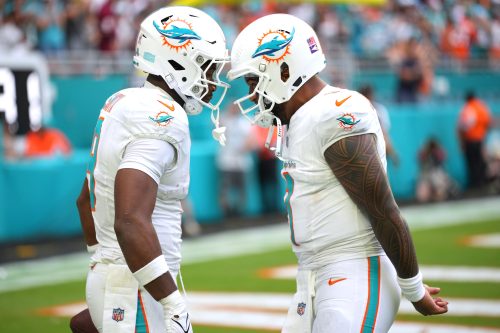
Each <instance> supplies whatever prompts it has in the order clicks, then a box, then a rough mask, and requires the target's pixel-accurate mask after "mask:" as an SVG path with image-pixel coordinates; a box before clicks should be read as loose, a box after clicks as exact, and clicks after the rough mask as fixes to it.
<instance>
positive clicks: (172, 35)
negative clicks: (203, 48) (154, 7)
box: [153, 19, 201, 51]
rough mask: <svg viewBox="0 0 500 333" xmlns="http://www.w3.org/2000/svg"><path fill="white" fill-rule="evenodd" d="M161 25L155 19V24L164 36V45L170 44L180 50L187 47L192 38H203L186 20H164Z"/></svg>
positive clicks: (172, 47)
mask: <svg viewBox="0 0 500 333" xmlns="http://www.w3.org/2000/svg"><path fill="white" fill-rule="evenodd" d="M162 23H163V26H160V25H159V24H158V23H157V22H155V21H153V26H154V27H155V29H156V31H158V32H159V33H160V34H161V36H162V38H163V45H168V46H169V47H170V48H171V49H174V50H176V51H179V50H180V49H186V48H187V47H188V46H189V45H190V44H191V40H201V37H200V36H199V35H198V34H197V33H196V32H194V31H193V29H192V27H191V24H190V23H189V22H187V21H185V20H181V19H173V20H168V21H166V22H163V21H162Z"/></svg>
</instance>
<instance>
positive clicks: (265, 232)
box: [0, 197, 500, 293]
mask: <svg viewBox="0 0 500 333" xmlns="http://www.w3.org/2000/svg"><path fill="white" fill-rule="evenodd" d="M499 203H500V198H498V197H494V198H486V199H475V200H461V201H452V202H446V203H439V204H432V205H422V206H415V207H404V208H403V209H402V212H403V215H404V216H405V217H406V219H407V221H408V224H409V225H410V228H411V229H412V230H416V229H422V228H426V229H427V228H435V227H441V226H445V225H451V224H461V223H472V222H478V221H484V220H488V219H492V218H500V204H499ZM289 244H290V240H289V228H288V224H287V223H286V221H283V223H280V224H273V225H269V226H264V227H258V228H253V229H244V230H232V231H226V232H220V233H218V234H212V235H207V236H203V237H200V238H197V239H188V240H186V241H185V242H184V244H183V263H184V264H191V263H197V262H206V261H210V260H216V259H221V258H229V257H236V256H240V255H248V254H256V253H264V252H268V251H271V250H275V249H280V248H285V247H287V246H289ZM87 264H88V254H86V253H77V254H70V255H63V256H57V257H52V258H49V259H38V260H33V261H27V262H20V263H11V264H5V265H1V266H0V293H2V292H8V291H13V290H20V289H25V288H30V287H36V286H42V285H49V284H59V283H62V282H69V281H78V280H82V279H84V278H85V276H86V273H87Z"/></svg>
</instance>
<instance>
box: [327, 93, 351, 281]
mask: <svg viewBox="0 0 500 333" xmlns="http://www.w3.org/2000/svg"><path fill="white" fill-rule="evenodd" d="M349 97H350V96H349ZM344 280H347V278H341V279H332V278H330V279H329V280H328V285H329V286H333V285H334V284H335V283H338V282H340V281H344Z"/></svg>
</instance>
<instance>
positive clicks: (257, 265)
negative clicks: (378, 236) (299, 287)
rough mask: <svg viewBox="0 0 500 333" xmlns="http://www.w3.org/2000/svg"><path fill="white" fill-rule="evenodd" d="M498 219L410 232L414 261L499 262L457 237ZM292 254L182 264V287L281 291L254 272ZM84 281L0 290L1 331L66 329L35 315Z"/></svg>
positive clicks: (477, 287) (78, 297)
mask: <svg viewBox="0 0 500 333" xmlns="http://www.w3.org/2000/svg"><path fill="white" fill-rule="evenodd" d="M499 231H500V219H499V220H495V221H487V222H484V223H471V224H463V225H456V226H447V227H442V228H436V229H429V230H417V231H414V232H413V238H414V241H415V245H416V248H417V253H418V257H419V262H420V264H425V265H450V266H453V265H460V266H486V267H499V266H500V260H499V258H500V256H499V254H500V253H499V250H498V248H496V249H487V248H471V247H467V246H465V245H464V244H463V239H464V238H466V237H468V236H472V235H478V234H487V233H498V232H499ZM295 262H296V261H295V256H294V255H293V253H292V252H291V250H290V248H284V249H282V250H278V251H272V252H267V253H263V254H258V255H246V256H240V257H236V258H229V259H222V260H214V261H210V262H206V263H198V264H192V265H186V266H184V267H183V271H182V272H183V276H184V281H185V284H186V286H187V288H188V290H193V291H226V292H236V291H242V292H252V291H255V292H285V293H292V292H293V291H294V289H295V282H294V281H293V280H267V279H263V278H261V277H260V276H259V274H258V272H259V270H260V269H262V268H268V267H273V266H281V265H289V264H294V263H295ZM430 282H432V284H435V285H438V286H440V287H441V288H442V295H443V297H445V298H446V297H460V298H484V299H497V300H500V286H499V284H498V283H474V282H470V283H469V282H467V283H462V282H461V283H451V282H440V281H430ZM84 288H85V282H84V281H79V282H72V283H63V284H59V285H57V286H44V287H37V288H31V289H26V290H22V291H15V292H9V293H3V294H2V295H1V296H0V316H1V318H2V325H1V326H2V328H1V331H2V333H18V332H23V333H30V332H37V333H63V332H69V327H68V323H69V318H60V317H47V316H43V315H40V314H39V310H40V309H41V308H45V307H49V306H54V305H60V304H66V303H74V302H80V301H83V299H84V290H85V289H84ZM398 320H404V321H408V320H411V321H426V322H436V323H448V324H461V325H470V326H490V327H496V328H500V319H499V318H482V317H455V316H439V317H425V318H424V317H422V316H419V315H399V316H398ZM196 332H197V333H214V332H219V333H220V332H222V333H224V332H227V333H229V332H231V333H249V332H256V331H255V330H243V329H235V328H220V327H212V328H211V327H205V326H196Z"/></svg>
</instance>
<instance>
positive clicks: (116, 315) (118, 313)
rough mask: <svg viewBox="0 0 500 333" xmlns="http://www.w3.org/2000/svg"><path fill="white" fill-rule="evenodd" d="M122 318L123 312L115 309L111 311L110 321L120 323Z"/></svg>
mask: <svg viewBox="0 0 500 333" xmlns="http://www.w3.org/2000/svg"><path fill="white" fill-rule="evenodd" d="M123 317H125V310H123V309H120V308H116V309H113V314H112V315H111V319H113V320H114V321H116V322H119V321H122V320H123Z"/></svg>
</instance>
